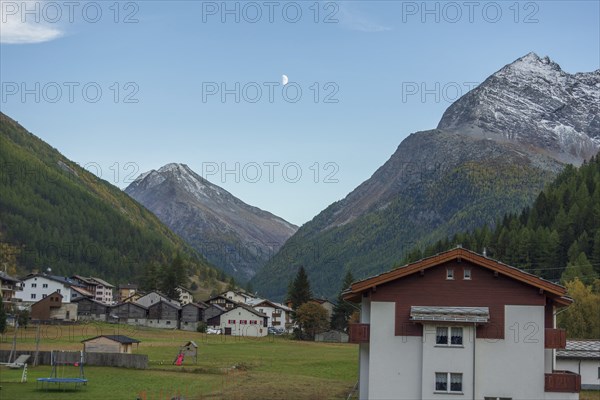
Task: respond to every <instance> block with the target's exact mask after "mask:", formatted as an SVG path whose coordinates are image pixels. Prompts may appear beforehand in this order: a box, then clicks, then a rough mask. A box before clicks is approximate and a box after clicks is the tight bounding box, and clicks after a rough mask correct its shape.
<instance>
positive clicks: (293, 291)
mask: <svg viewBox="0 0 600 400" xmlns="http://www.w3.org/2000/svg"><path fill="white" fill-rule="evenodd" d="M311 298H312V292H311V290H310V283H309V281H308V275H306V271H305V270H304V267H303V266H301V267H300V268H299V269H298V273H297V274H296V277H295V278H294V280H293V281H292V282H291V284H290V286H289V292H288V299H289V300H290V301H291V302H292V309H293V310H294V311H295V310H297V309H298V307H300V306H301V305H302V304H304V303H307V302H308V301H309V300H310V299H311Z"/></svg>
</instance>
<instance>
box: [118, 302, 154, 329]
mask: <svg viewBox="0 0 600 400" xmlns="http://www.w3.org/2000/svg"><path fill="white" fill-rule="evenodd" d="M108 320H110V321H113V322H119V323H125V324H130V325H146V322H147V320H148V309H147V308H146V307H144V306H141V305H139V304H136V303H120V304H116V305H114V306H112V307H110V308H109V310H108Z"/></svg>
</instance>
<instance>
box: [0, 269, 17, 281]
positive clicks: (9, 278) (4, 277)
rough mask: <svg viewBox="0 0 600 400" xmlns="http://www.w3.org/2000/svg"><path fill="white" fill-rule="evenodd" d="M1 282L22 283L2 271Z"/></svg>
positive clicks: (0, 273)
mask: <svg viewBox="0 0 600 400" xmlns="http://www.w3.org/2000/svg"><path fill="white" fill-rule="evenodd" d="M0 280H2V281H8V282H14V283H18V282H21V281H20V280H19V279H17V278H13V277H12V276H10V275H8V274H7V273H5V272H4V271H0Z"/></svg>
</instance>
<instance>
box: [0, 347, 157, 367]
mask: <svg viewBox="0 0 600 400" xmlns="http://www.w3.org/2000/svg"><path fill="white" fill-rule="evenodd" d="M65 353H69V356H70V358H73V359H79V352H78V351H70V352H65ZM22 354H29V355H30V356H31V357H30V358H29V361H28V364H29V365H33V359H34V357H35V351H34V350H24V351H20V350H17V355H16V357H18V356H20V355H22ZM50 354H51V352H50V351H40V352H39V353H38V365H50V364H51V361H50V358H51V357H50ZM9 355H10V350H0V362H8V356H9ZM16 357H13V358H16ZM83 359H84V364H85V365H94V366H101V367H123V368H137V369H146V368H148V356H147V355H146V354H124V353H90V352H86V353H84V354H83Z"/></svg>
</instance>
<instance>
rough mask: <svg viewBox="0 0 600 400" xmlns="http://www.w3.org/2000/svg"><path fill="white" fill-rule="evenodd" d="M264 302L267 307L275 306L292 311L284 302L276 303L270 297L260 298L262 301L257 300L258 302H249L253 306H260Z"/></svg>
mask: <svg viewBox="0 0 600 400" xmlns="http://www.w3.org/2000/svg"><path fill="white" fill-rule="evenodd" d="M262 304H267V306H266V307H273V308H279V309H281V310H285V311H292V309H291V308H289V307H287V306H284V305H283V304H278V303H274V302H272V301H271V300H268V299H260V301H258V302H256V303H251V304H248V305H249V306H251V307H254V308H256V307H260V306H261V305H262Z"/></svg>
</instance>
